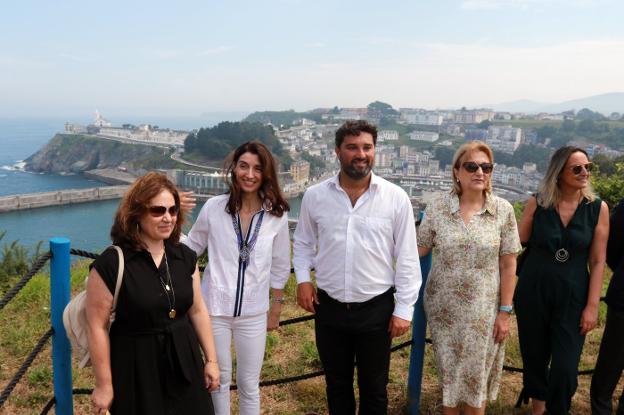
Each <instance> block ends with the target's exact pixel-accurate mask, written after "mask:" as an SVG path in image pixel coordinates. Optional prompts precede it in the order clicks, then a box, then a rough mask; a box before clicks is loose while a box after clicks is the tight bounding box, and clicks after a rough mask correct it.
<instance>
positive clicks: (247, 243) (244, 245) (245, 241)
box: [232, 210, 264, 265]
mask: <svg viewBox="0 0 624 415" xmlns="http://www.w3.org/2000/svg"><path fill="white" fill-rule="evenodd" d="M262 218H264V210H261V211H260V217H259V218H258V220H257V221H256V226H255V227H254V230H253V234H252V235H251V238H249V233H250V232H249V231H250V230H248V231H247V238H243V232H242V230H241V224H240V215H238V214H236V215H232V226H233V227H234V232H236V239H237V240H238V260H239V262H242V263H243V264H245V265H247V264H248V263H249V257H250V254H251V251H252V250H253V248H254V246H255V245H256V240H257V239H258V233H259V232H260V226H261V225H262ZM250 225H251V224H250Z"/></svg>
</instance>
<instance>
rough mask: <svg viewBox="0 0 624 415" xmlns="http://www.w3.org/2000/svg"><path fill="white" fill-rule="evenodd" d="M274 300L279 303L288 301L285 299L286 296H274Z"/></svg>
mask: <svg viewBox="0 0 624 415" xmlns="http://www.w3.org/2000/svg"><path fill="white" fill-rule="evenodd" d="M273 302H274V303H279V304H284V303H285V302H286V300H284V297H282V298H273Z"/></svg>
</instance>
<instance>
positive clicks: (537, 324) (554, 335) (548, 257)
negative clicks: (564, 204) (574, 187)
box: [514, 199, 601, 414]
mask: <svg viewBox="0 0 624 415" xmlns="http://www.w3.org/2000/svg"><path fill="white" fill-rule="evenodd" d="M600 206H601V201H600V199H596V200H595V201H593V202H588V201H587V200H586V199H584V200H583V201H581V203H579V205H578V207H577V209H576V211H575V212H574V215H573V216H572V219H571V220H570V223H569V224H568V226H567V227H564V226H563V223H562V222H561V219H560V217H559V213H558V212H557V211H556V210H555V209H543V208H541V207H539V205H538V207H537V209H536V210H535V214H534V216H533V229H532V231H531V238H530V239H529V252H528V255H527V257H526V259H525V261H524V264H523V267H522V270H521V272H520V273H519V275H518V277H519V280H518V286H517V287H516V292H515V296H514V303H515V308H516V314H517V320H518V335H519V339H520V351H521V353H522V361H523V367H524V376H523V378H524V379H523V380H524V388H525V392H526V393H527V395H528V396H529V397H531V398H535V399H539V400H544V401H546V408H547V410H548V412H549V413H550V414H567V413H568V412H569V410H570V404H571V400H572V396H573V395H574V393H575V391H576V387H577V375H578V364H579V360H580V356H581V352H582V350H583V342H584V341H585V336H582V335H581V334H580V327H579V324H580V321H581V314H582V312H583V309H584V308H585V305H586V303H587V293H588V287H589V270H588V260H589V252H590V247H591V243H592V240H593V236H594V229H595V228H596V224H597V223H598V217H599V215H600ZM549 366H550V367H549Z"/></svg>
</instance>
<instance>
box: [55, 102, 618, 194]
mask: <svg viewBox="0 0 624 415" xmlns="http://www.w3.org/2000/svg"><path fill="white" fill-rule="evenodd" d="M374 104H375V103H374ZM374 104H371V105H369V106H368V107H364V108H342V109H338V108H337V107H335V108H333V109H330V108H327V109H315V110H312V111H309V112H308V113H303V114H304V115H303V116H301V117H299V118H296V119H294V120H292V122H291V123H290V124H287V125H284V124H279V125H277V124H276V123H275V122H273V120H272V119H268V120H265V121H264V124H267V125H271V126H272V127H273V130H274V132H275V135H276V137H277V138H278V139H279V142H280V143H281V145H282V147H283V148H284V150H285V151H286V152H287V153H288V155H289V156H290V158H291V160H292V161H291V162H290V164H289V165H285V166H284V165H282V166H281V167H282V168H281V172H280V176H281V183H282V184H283V190H284V192H285V193H286V194H287V195H290V196H295V195H298V194H301V193H302V192H303V191H305V189H306V188H307V187H308V186H310V185H311V184H313V183H315V182H318V181H319V180H321V179H323V178H325V177H328V176H329V175H332V174H335V172H336V171H337V169H338V163H337V160H336V154H335V150H334V134H335V131H336V129H337V128H338V127H339V126H340V124H342V123H343V122H344V121H345V120H358V119H365V120H368V121H370V122H373V123H375V124H377V125H379V126H380V127H379V134H378V139H377V147H376V161H375V172H376V174H379V175H381V176H383V177H386V178H388V179H389V180H392V181H394V182H395V183H397V184H399V185H400V186H402V187H403V188H404V189H405V190H406V191H407V192H408V194H409V195H410V196H411V197H412V198H413V199H414V200H418V201H421V200H422V199H425V200H426V199H427V195H428V193H430V192H435V191H440V190H445V189H449V188H450V185H451V183H450V181H449V179H450V177H451V174H450V170H451V160H450V158H451V157H452V154H453V152H454V149H455V148H457V146H459V145H460V144H461V143H462V142H464V141H469V140H481V141H484V142H486V143H487V144H488V145H489V146H490V147H491V148H492V149H493V151H494V152H495V154H498V156H497V157H499V158H502V157H504V156H508V158H509V157H512V156H513V155H514V153H516V151H518V149H519V148H520V147H521V146H523V145H530V146H534V148H542V149H544V150H547V151H550V150H552V144H553V143H552V138H551V137H548V136H544V134H540V133H538V131H539V130H538V128H537V127H536V126H538V125H544V123H548V122H560V123H561V122H566V121H574V120H575V117H576V116H577V115H581V113H582V111H585V110H582V111H581V112H579V113H576V114H575V112H574V111H566V112H564V113H560V114H549V113H540V114H522V113H510V112H496V111H492V110H489V109H470V110H469V109H466V108H462V109H459V110H435V111H431V110H425V109H419V108H400V109H398V110H394V109H392V108H391V107H390V106H389V105H387V104H383V103H378V104H379V105H376V106H375V105H374ZM587 111H589V110H587ZM589 112H590V113H591V111H589ZM306 114H307V115H308V116H306ZM621 117H622V115H620V114H619V113H612V114H610V116H609V117H605V118H607V119H612V120H619V119H621ZM519 124H520V125H526V127H521V126H519ZM65 133H66V134H88V135H94V136H97V137H100V138H104V139H112V140H119V141H124V142H130V143H142V144H149V145H154V146H163V147H170V148H174V149H175V151H176V154H177V155H181V157H179V158H176V160H178V161H181V162H183V163H184V162H185V161H184V159H183V156H184V153H183V151H184V142H185V139H186V138H187V137H188V135H189V134H191V133H193V132H192V131H181V130H171V129H162V128H159V127H158V126H152V125H148V124H144V125H139V126H134V125H130V124H123V125H122V126H121V127H114V126H113V125H112V123H111V122H110V121H108V120H106V119H105V118H103V117H102V116H101V115H100V113H99V112H97V111H96V117H95V120H94V122H93V123H92V124H90V125H87V126H83V125H79V124H74V123H69V122H68V123H66V124H65ZM577 144H578V145H581V146H582V147H583V148H585V149H586V150H587V152H588V154H589V155H590V156H592V157H593V156H595V155H598V154H603V155H605V156H608V157H616V156H619V155H621V154H623V153H622V152H621V151H618V150H615V149H612V148H609V147H608V146H606V145H604V144H599V143H589V144H588V143H577ZM188 164H189V168H188V169H185V170H178V171H175V172H174V171H172V172H171V177H173V178H174V179H175V181H176V182H177V183H178V184H179V185H182V186H183V187H186V188H191V189H195V190H196V191H198V192H200V193H201V192H202V189H204V190H205V189H211V190H212V191H215V190H222V189H224V188H225V187H224V183H222V179H221V178H220V175H219V174H218V173H207V172H199V171H197V169H196V168H195V169H194V168H193V166H195V164H194V163H190V162H189V163H188ZM542 176H543V171H540V169H539V166H538V164H537V163H536V162H535V161H534V160H531V159H530V158H529V159H527V160H526V161H524V162H522V163H521V165H517V163H516V165H506V164H505V163H504V162H499V161H497V162H496V168H495V169H494V172H493V176H492V179H493V184H494V186H495V187H496V188H497V192H498V193H502V195H503V196H504V197H506V198H508V199H510V200H523V199H524V198H525V197H526V194H527V193H530V192H532V191H535V189H536V188H537V185H538V183H539V181H540V180H541V178H542Z"/></svg>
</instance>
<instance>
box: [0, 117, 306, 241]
mask: <svg viewBox="0 0 624 415" xmlns="http://www.w3.org/2000/svg"><path fill="white" fill-rule="evenodd" d="M224 116H227V114H213V115H212V118H210V117H209V116H203V117H201V118H199V117H198V118H190V117H189V118H175V119H174V118H171V119H163V118H158V119H152V120H148V121H141V120H135V119H127V120H124V121H123V122H124V123H125V122H129V123H134V124H140V123H143V122H149V123H152V124H156V123H158V125H159V126H160V127H162V128H165V127H167V128H175V129H187V130H191V129H193V128H199V127H206V126H211V125H214V124H216V123H218V122H219V121H222V120H228V118H221V117H224ZM242 116H243V115H240V116H239V118H234V114H231V117H230V118H229V120H236V119H241V118H242ZM65 121H66V120H64V119H1V118H0V196H3V195H12V194H22V193H34V192H43V191H53V190H61V189H77V188H89V187H96V186H104V185H105V184H103V183H100V182H97V181H94V180H90V179H86V178H84V177H83V176H81V175H65V176H63V175H56V174H34V173H28V172H25V171H23V170H21V168H22V167H23V163H22V160H24V159H25V158H27V157H28V156H30V155H31V154H33V153H35V152H36V151H37V150H38V149H39V148H41V147H42V146H44V145H45V144H46V143H47V142H48V141H49V140H50V139H51V138H52V137H53V136H54V134H55V133H57V132H59V131H62V130H63V127H64V123H65ZM71 121H73V122H82V123H88V122H89V120H80V119H73V120H71ZM120 124H121V123H120ZM300 202H301V201H300V199H294V200H292V201H291V206H292V214H291V215H290V217H291V218H292V217H295V218H296V217H297V215H298V212H299V205H300ZM118 203H119V200H108V201H102V202H92V203H81V204H75V205H64V206H50V207H45V208H39V209H29V210H22V211H14V212H6V213H0V232H6V234H5V236H4V238H3V239H2V240H0V248H1V246H2V245H3V244H5V243H10V242H12V241H15V240H17V241H19V243H21V244H22V245H25V246H27V247H31V248H32V247H34V246H35V245H36V244H37V243H38V242H39V241H43V243H44V246H43V248H44V249H47V244H48V240H49V239H50V238H52V237H57V236H62V237H66V238H69V240H70V241H71V246H72V248H77V249H83V250H88V251H93V252H99V251H100V250H102V249H103V248H105V247H106V246H108V245H109V244H110V238H109V232H110V228H111V225H112V221H113V215H114V213H115V210H116V209H117V205H118ZM200 207H201V206H198V207H197V208H196V210H195V212H194V213H193V217H194V218H195V217H196V215H197V214H198V213H199V210H200Z"/></svg>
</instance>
